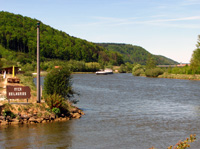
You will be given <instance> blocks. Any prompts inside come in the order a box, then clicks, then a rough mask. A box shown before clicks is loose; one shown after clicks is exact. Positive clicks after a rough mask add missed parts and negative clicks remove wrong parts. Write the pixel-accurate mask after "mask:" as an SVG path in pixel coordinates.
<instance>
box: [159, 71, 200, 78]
mask: <svg viewBox="0 0 200 149" xmlns="http://www.w3.org/2000/svg"><path fill="white" fill-rule="evenodd" d="M158 78H168V79H183V80H200V75H197V74H194V75H186V74H168V73H164V74H163V75H159V76H158Z"/></svg>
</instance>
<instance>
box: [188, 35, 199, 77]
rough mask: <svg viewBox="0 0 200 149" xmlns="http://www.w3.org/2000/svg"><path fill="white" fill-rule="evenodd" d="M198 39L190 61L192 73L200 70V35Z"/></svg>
mask: <svg viewBox="0 0 200 149" xmlns="http://www.w3.org/2000/svg"><path fill="white" fill-rule="evenodd" d="M198 37H199V39H198V41H197V44H196V47H197V48H196V50H194V51H193V54H192V58H191V60H190V63H191V69H192V71H193V73H197V71H198V70H200V35H199V36H198Z"/></svg>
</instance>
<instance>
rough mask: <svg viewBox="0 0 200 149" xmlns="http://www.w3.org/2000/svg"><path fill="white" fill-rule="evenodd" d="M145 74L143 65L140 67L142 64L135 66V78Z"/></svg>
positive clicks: (133, 71) (133, 70)
mask: <svg viewBox="0 0 200 149" xmlns="http://www.w3.org/2000/svg"><path fill="white" fill-rule="evenodd" d="M143 73H144V68H143V67H142V65H140V64H137V65H135V66H134V67H133V69H132V74H133V75H134V76H140V75H141V74H143Z"/></svg>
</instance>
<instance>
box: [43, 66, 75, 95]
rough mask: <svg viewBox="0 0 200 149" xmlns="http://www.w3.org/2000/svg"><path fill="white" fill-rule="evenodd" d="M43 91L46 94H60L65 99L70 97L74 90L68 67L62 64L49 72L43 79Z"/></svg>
mask: <svg viewBox="0 0 200 149" xmlns="http://www.w3.org/2000/svg"><path fill="white" fill-rule="evenodd" d="M44 93H45V94H46V95H53V94H56V95H60V96H61V97H63V98H65V99H67V98H69V97H71V96H72V95H73V94H74V92H73V90H72V82H71V72H70V71H69V68H67V67H63V66H62V67H60V68H59V69H53V70H52V71H51V72H49V73H48V74H47V76H46V77H45V79H44Z"/></svg>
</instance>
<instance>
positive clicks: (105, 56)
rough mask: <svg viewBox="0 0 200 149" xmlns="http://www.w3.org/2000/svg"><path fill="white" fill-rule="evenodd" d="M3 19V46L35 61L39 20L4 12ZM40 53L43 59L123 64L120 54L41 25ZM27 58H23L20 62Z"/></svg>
mask: <svg viewBox="0 0 200 149" xmlns="http://www.w3.org/2000/svg"><path fill="white" fill-rule="evenodd" d="M0 18H1V19H0V44H1V45H2V46H3V47H4V48H6V49H10V50H12V51H15V52H23V53H26V59H32V60H34V59H35V58H36V56H35V55H36V49H37V47H36V46H37V41H36V40H37V22H38V20H36V19H31V18H29V17H23V16H22V15H15V14H12V13H9V12H3V11H1V12H0ZM40 52H41V58H42V59H45V58H50V59H60V60H78V61H80V60H83V61H85V62H99V63H103V64H106V63H108V62H110V63H112V64H113V65H120V64H121V63H123V60H122V56H121V55H120V54H119V53H117V52H112V51H107V50H106V49H105V48H103V47H100V46H97V45H96V44H93V43H91V42H88V41H86V40H82V39H79V38H76V37H72V36H69V35H68V34H67V33H65V32H62V31H59V30H56V29H53V28H52V27H50V26H48V25H45V24H43V23H42V22H41V21H40ZM24 58H25V57H22V56H21V57H19V58H18V59H24ZM27 61H28V60H27Z"/></svg>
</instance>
